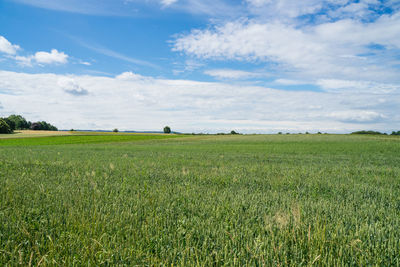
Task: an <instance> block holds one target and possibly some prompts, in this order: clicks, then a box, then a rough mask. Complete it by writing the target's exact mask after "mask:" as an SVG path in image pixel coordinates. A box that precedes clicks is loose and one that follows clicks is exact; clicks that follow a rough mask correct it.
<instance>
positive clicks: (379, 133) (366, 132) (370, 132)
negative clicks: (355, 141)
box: [351, 131, 383, 135]
mask: <svg viewBox="0 0 400 267" xmlns="http://www.w3.org/2000/svg"><path fill="white" fill-rule="evenodd" d="M351 134H372V135H381V134H383V133H381V132H377V131H357V132H352V133H351Z"/></svg>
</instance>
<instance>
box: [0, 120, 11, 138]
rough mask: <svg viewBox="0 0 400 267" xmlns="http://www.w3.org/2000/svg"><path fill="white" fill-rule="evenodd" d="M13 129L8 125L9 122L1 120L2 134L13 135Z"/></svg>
mask: <svg viewBox="0 0 400 267" xmlns="http://www.w3.org/2000/svg"><path fill="white" fill-rule="evenodd" d="M12 132H13V131H12V129H11V128H10V126H9V125H8V124H7V122H6V121H5V120H4V119H1V118H0V134H10V133H12Z"/></svg>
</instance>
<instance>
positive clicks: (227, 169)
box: [0, 134, 400, 266]
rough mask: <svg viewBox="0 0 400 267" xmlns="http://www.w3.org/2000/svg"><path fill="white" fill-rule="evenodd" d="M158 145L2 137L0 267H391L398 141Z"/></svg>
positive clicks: (398, 225)
mask: <svg viewBox="0 0 400 267" xmlns="http://www.w3.org/2000/svg"><path fill="white" fill-rule="evenodd" d="M135 136H137V137H135ZM158 136H161V137H154V135H152V136H147V137H146V135H132V136H130V135H129V136H128V137H130V138H131V139H129V138H127V139H124V138H126V136H125V135H118V134H117V135H101V134H100V135H97V136H87V135H81V136H75V135H73V136H56V137H39V138H21V139H16V138H12V139H1V140H0V265H7V264H9V265H18V264H22V265H67V266H72V265H79V266H80V265H86V266H88V265H89V266H101V265H127V266H132V265H172V264H173V265H180V266H191V265H202V266H210V265H218V266H219V265H237V266H239V265H245V264H249V265H259V266H261V265H267V266H268V265H273V266H288V265H296V266H309V265H319V266H334V265H340V266H343V265H348V266H370V265H374V266H375V265H379V266H400V138H397V137H391V136H357V135H255V136H193V137H192V136H189V137H188V136H183V137H181V136H173V137H174V138H164V136H165V135H158ZM71 137H72V138H78V139H76V140H75V139H70V138H71ZM96 138H98V139H96ZM107 138H108V139H107ZM113 138H114V139H113ZM119 138H121V139H119ZM135 138H136V139H135ZM27 140H29V141H27ZM32 140H33V141H32ZM96 140H97V141H96Z"/></svg>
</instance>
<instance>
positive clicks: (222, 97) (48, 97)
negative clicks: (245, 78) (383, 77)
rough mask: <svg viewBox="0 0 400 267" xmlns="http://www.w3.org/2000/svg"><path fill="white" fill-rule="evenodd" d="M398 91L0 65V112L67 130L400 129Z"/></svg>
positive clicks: (342, 130)
mask: <svg viewBox="0 0 400 267" xmlns="http://www.w3.org/2000/svg"><path fill="white" fill-rule="evenodd" d="M84 92H86V93H84ZM399 93H400V92H399V90H397V91H394V92H388V93H386V94H379V95H377V94H375V93H369V92H363V93H352V92H348V91H345V90H344V91H340V90H339V91H337V92H334V93H330V92H296V91H282V90H275V89H270V88H265V87H260V86H248V85H232V84H227V83H223V82H213V83H210V82H208V83H206V82H196V81H190V80H166V79H157V78H153V77H146V76H141V75H139V74H134V73H130V72H127V73H123V74H121V75H119V76H117V77H114V78H112V77H103V76H90V75H83V76H78V75H56V74H26V73H15V72H7V71H0V99H1V103H2V105H3V107H4V108H3V109H2V110H1V114H0V115H1V116H5V115H7V114H11V113H20V114H29V116H28V115H27V117H29V119H30V120H39V119H40V120H46V121H50V122H52V123H54V124H55V125H57V126H58V127H60V128H64V129H70V128H74V129H88V128H89V129H113V128H118V129H121V130H159V129H162V127H163V126H165V125H170V126H172V128H173V129H174V130H177V131H186V132H192V131H196V132H197V131H210V132H218V131H228V130H232V129H237V130H240V131H241V132H266V133H268V132H278V131H290V132H299V131H302V132H304V131H310V132H316V131H328V132H350V131H354V130H363V129H372V130H380V131H392V130H398V129H400V116H399V115H398V114H399V113H400V112H399V111H400V110H399V108H400V98H399V97H395V96H398V95H399Z"/></svg>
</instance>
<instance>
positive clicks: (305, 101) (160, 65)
mask: <svg viewBox="0 0 400 267" xmlns="http://www.w3.org/2000/svg"><path fill="white" fill-rule="evenodd" d="M10 114H21V115H23V116H24V117H26V118H27V119H28V120H30V121H38V120H45V121H48V122H50V123H52V124H54V125H56V126H57V127H58V128H59V129H71V128H73V129H91V130H99V129H102V130H111V129H114V128H118V129H119V130H137V131H160V130H162V129H163V127H164V126H166V125H169V126H170V127H171V128H172V130H174V131H178V132H204V133H216V132H227V131H231V130H235V131H238V132H241V133H276V132H290V133H298V132H305V131H308V132H310V133H315V132H329V133H348V132H352V131H356V130H377V131H382V132H388V133H390V132H391V131H398V130H400V1H398V0H302V1H294V0H201V1H200V0H1V1H0V117H5V116H8V115H10Z"/></svg>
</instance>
